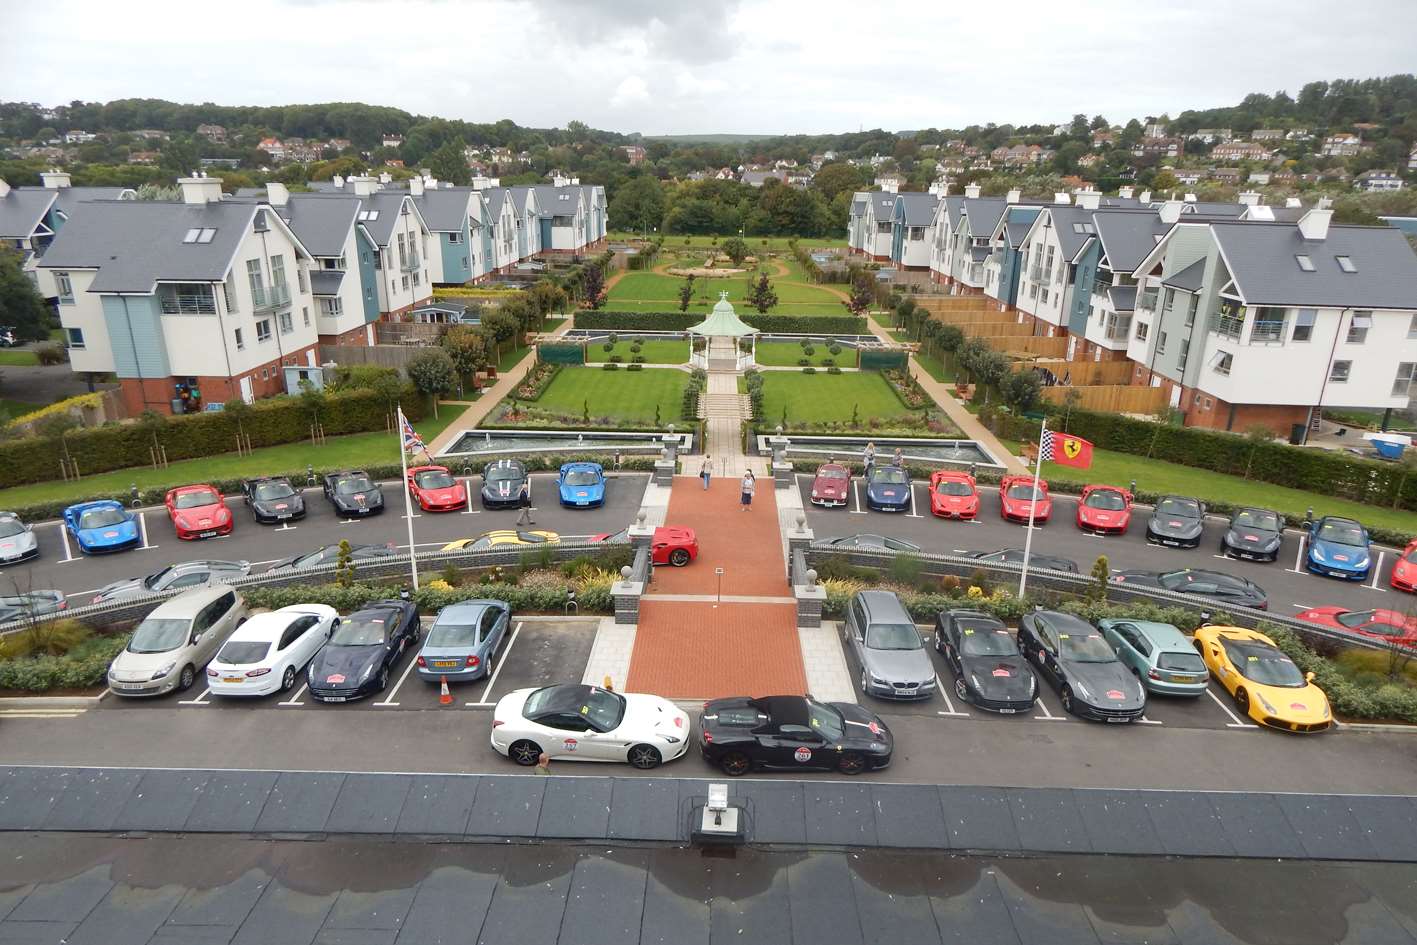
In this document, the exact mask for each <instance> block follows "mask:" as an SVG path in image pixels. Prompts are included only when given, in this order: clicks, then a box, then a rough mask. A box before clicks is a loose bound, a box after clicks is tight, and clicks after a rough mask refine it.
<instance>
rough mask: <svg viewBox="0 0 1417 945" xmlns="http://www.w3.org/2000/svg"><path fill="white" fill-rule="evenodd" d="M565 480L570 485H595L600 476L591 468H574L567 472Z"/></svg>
mask: <svg viewBox="0 0 1417 945" xmlns="http://www.w3.org/2000/svg"><path fill="white" fill-rule="evenodd" d="M563 481H564V482H565V483H566V485H568V486H593V485H595V484H596V483H597V482H599V481H600V476H599V475H598V474H597V473H595V472H594V471H592V470H589V469H573V470H571V471H570V472H568V473H566V478H565V480H563Z"/></svg>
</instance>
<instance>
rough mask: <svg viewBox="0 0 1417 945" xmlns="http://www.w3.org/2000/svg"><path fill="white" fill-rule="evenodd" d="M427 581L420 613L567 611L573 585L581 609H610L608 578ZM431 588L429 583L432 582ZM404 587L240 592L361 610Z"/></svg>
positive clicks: (258, 602) (256, 603)
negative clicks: (467, 608)
mask: <svg viewBox="0 0 1417 945" xmlns="http://www.w3.org/2000/svg"><path fill="white" fill-rule="evenodd" d="M424 579H425V581H427V582H428V583H427V584H425V585H424V586H423V587H420V588H419V589H418V590H417V591H413V592H412V597H413V600H414V602H415V603H417V604H418V609H419V612H421V613H425V614H432V613H437V612H438V611H439V610H441V609H443V608H444V607H446V606H448V605H449V604H455V603H457V602H458V601H464V600H474V599H486V600H500V601H505V602H506V603H507V604H508V605H509V606H510V607H511V608H512V612H513V613H514V614H515V613H551V614H559V613H562V612H564V610H565V607H566V591H567V590H569V589H571V588H572V587H573V586H574V587H575V590H576V604H577V607H578V609H579V612H580V613H596V614H605V613H610V612H611V610H612V606H611V600H610V583H609V581H592V582H576V581H572V580H570V579H567V580H566V581H565V582H564V583H562V584H559V585H547V584H541V583H538V584H536V585H535V586H530V587H522V586H520V585H517V584H476V583H468V584H463V585H460V586H458V587H448V586H447V585H444V584H442V582H441V581H440V580H439V579H438V578H437V575H426V576H425V578H424ZM430 584H431V585H432V586H429V585H430ZM399 590H400V588H399V587H398V586H396V585H370V584H351V585H350V586H349V587H343V586H341V585H339V584H319V585H315V586H310V585H291V586H288V587H252V588H247V589H246V590H243V591H242V592H241V593H242V595H244V596H245V598H246V604H247V606H248V607H268V608H271V609H272V610H275V609H278V608H281V607H290V606H292V605H294V604H327V605H328V606H330V607H333V608H335V609H336V610H338V611H339V612H340V613H343V614H347V613H352V612H353V611H356V610H358V609H359V608H360V607H363V606H364V605H365V604H367V603H369V602H370V601H376V600H382V599H384V598H388V597H397V596H398V593H399Z"/></svg>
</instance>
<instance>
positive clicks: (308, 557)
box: [290, 548, 326, 568]
mask: <svg viewBox="0 0 1417 945" xmlns="http://www.w3.org/2000/svg"><path fill="white" fill-rule="evenodd" d="M325 551H326V549H324V548H317V549H315V550H314V551H311V552H307V553H305V554H303V555H300V556H299V557H298V558H296V559H295V560H294V561H292V562H290V566H291V567H293V568H308V567H313V566H314V565H317V564H319V563H320V562H321V561H323V560H324V558H325Z"/></svg>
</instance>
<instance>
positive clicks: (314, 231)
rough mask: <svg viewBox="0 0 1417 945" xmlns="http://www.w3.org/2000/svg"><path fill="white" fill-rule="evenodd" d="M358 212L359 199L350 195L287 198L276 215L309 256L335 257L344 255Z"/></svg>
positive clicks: (303, 195) (294, 196)
mask: <svg viewBox="0 0 1417 945" xmlns="http://www.w3.org/2000/svg"><path fill="white" fill-rule="evenodd" d="M359 209H360V198H358V197H356V196H354V195H353V194H350V195H349V196H345V195H343V194H339V195H335V194H330V195H325V194H291V195H290V200H289V202H288V203H286V205H285V206H284V207H277V208H276V212H278V213H279V214H280V217H281V219H282V220H284V221H285V222H286V223H288V224H290V228H291V229H292V230H294V231H295V235H296V236H298V237H299V238H300V242H302V243H304V244H305V248H306V249H308V250H310V255H312V256H338V255H339V254H340V253H342V252H344V244H345V240H346V239H347V238H348V237H349V230H350V227H352V226H353V225H354V218H355V215H356V214H358V213H359Z"/></svg>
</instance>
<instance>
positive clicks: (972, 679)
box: [969, 673, 984, 689]
mask: <svg viewBox="0 0 1417 945" xmlns="http://www.w3.org/2000/svg"><path fill="white" fill-rule="evenodd" d="M969 681H970V682H972V683H974V688H975V689H983V688H984V686H983V684H982V683H980V682H979V677H978V676H976V675H974V674H973V673H970V674H969Z"/></svg>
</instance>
